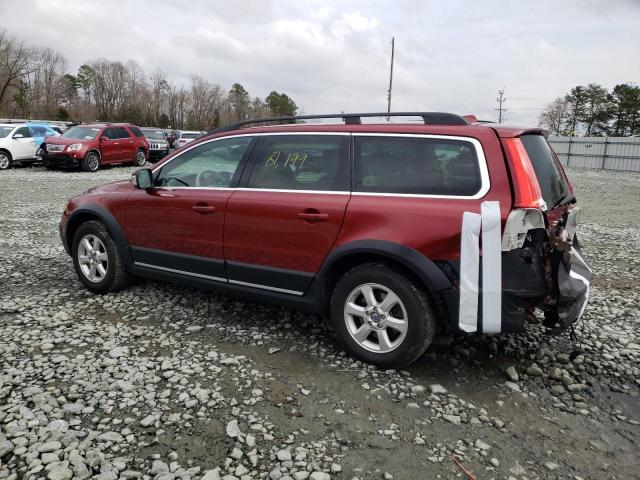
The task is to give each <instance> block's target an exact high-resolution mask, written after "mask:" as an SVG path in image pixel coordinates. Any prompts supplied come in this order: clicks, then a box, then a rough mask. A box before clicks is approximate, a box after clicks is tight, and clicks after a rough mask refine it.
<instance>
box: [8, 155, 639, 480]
mask: <svg viewBox="0 0 640 480" xmlns="http://www.w3.org/2000/svg"><path fill="white" fill-rule="evenodd" d="M132 171H133V170H132V169H131V168H126V167H114V168H110V169H105V170H101V171H100V172H98V173H96V174H86V173H80V172H48V171H45V170H44V169H41V168H37V167H35V168H20V169H13V170H10V171H6V172H0V232H1V233H0V259H1V261H0V322H1V325H2V329H1V330H0V367H1V372H0V459H1V466H0V478H35V477H47V478H49V479H51V480H64V479H70V478H72V477H73V478H79V479H84V478H89V477H95V478H100V479H105V480H107V479H117V478H122V479H135V478H145V479H150V478H155V479H158V480H172V479H177V478H180V479H189V478H191V479H198V478H203V479H206V480H212V479H218V478H222V479H224V480H232V479H241V480H246V479H253V478H268V479H273V480H278V479H281V480H290V479H295V480H300V479H307V478H308V479H311V480H322V479H343V478H344V479H353V478H357V479H365V478H366V479H370V478H384V479H391V478H396V479H425V478H453V477H456V476H457V477H458V478H462V474H461V473H460V472H461V470H460V468H459V467H458V466H456V464H455V462H454V460H453V459H452V456H453V455H455V457H456V458H457V459H458V461H459V463H460V464H461V465H463V466H464V468H466V469H467V470H468V471H470V472H473V474H474V475H475V476H476V477H477V478H478V479H490V478H495V479H498V478H499V479H535V478H553V479H555V478H572V479H580V478H583V479H587V478H619V479H629V478H640V477H639V476H638V467H637V463H638V451H639V450H640V446H639V444H638V443H639V441H640V400H639V393H640V364H639V361H638V360H639V359H640V339H639V338H638V336H639V332H640V295H639V293H640V281H639V280H638V275H639V273H640V272H639V269H640V268H639V267H640V260H639V259H640V233H639V232H638V224H640V214H639V213H638V208H640V188H639V187H638V185H639V182H640V175H637V174H631V173H621V172H617V173H616V172H597V171H586V170H570V172H569V173H570V176H571V179H572V181H573V183H574V186H575V189H576V193H577V196H578V198H579V200H580V203H581V205H582V207H583V209H584V216H583V219H582V222H583V223H582V225H581V226H580V228H579V236H580V239H581V243H582V245H583V247H584V250H585V253H586V255H587V257H588V258H589V259H590V262H591V264H592V267H593V269H594V270H595V272H596V275H597V276H596V277H595V279H594V284H593V289H592V297H591V303H590V306H589V308H588V309H587V312H586V314H585V318H584V321H583V322H582V323H581V325H580V327H579V328H578V333H579V337H580V343H579V344H578V345H577V346H576V347H575V349H574V345H573V344H572V342H571V341H570V340H569V338H568V336H566V335H565V336H562V337H557V338H547V337H544V336H543V335H541V330H542V328H541V326H540V325H535V324H532V325H530V328H529V329H528V332H527V333H526V334H522V335H517V336H466V337H465V336H455V337H450V336H441V337H438V338H437V339H436V342H435V345H434V346H432V347H431V348H430V350H429V351H428V352H427V354H426V355H425V356H424V357H423V358H422V359H421V360H419V361H418V362H417V363H416V364H415V365H413V366H411V367H410V368H409V369H407V370H403V371H392V370H388V371H381V370H378V369H376V368H373V367H372V366H370V365H366V364H363V363H361V362H359V361H354V360H353V359H351V358H349V357H347V356H346V355H345V353H344V352H343V351H341V350H340V348H339V346H338V344H337V342H336V340H335V337H334V336H333V334H332V333H331V331H330V330H329V329H328V328H327V326H326V325H325V322H323V321H322V320H321V319H319V318H317V317H313V316H308V315H302V314H299V313H296V312H293V311H290V310H286V309H283V308H277V307H272V306H267V305H262V304H257V303H253V302H250V301H243V300H237V299H234V298H231V297H228V296H224V295H217V294H212V293H205V292H201V291H197V290H193V289H188V288H183V287H180V286H174V285H167V284H161V283H156V282H153V281H142V280H141V281H138V282H137V283H136V284H135V285H133V286H132V287H130V288H128V289H127V290H125V291H122V292H119V293H115V294H109V295H104V296H96V295H93V294H90V293H88V292H87V291H86V290H85V289H84V288H82V287H81V285H80V283H79V281H78V280H77V278H76V275H75V273H74V271H73V267H72V262H71V259H70V258H69V257H68V256H67V255H66V254H65V253H64V251H63V249H62V246H61V244H60V241H59V238H58V233H57V223H58V220H59V217H60V213H61V211H62V209H63V206H64V202H65V200H66V198H67V197H69V196H72V195H74V194H78V193H80V192H82V191H84V190H85V189H86V188H87V187H89V186H92V185H96V184H99V183H104V182H106V181H110V180H114V179H125V178H128V177H129V175H130V173H131V172H132ZM572 353H573V355H572ZM576 353H577V355H576Z"/></svg>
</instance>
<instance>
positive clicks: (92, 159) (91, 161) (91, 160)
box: [82, 152, 100, 172]
mask: <svg viewBox="0 0 640 480" xmlns="http://www.w3.org/2000/svg"><path fill="white" fill-rule="evenodd" d="M99 168H100V156H99V155H98V154H97V153H96V152H89V153H87V155H86V156H85V157H84V159H83V160H82V170H84V171H85V172H97V171H98V169H99Z"/></svg>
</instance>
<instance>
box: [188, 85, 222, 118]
mask: <svg viewBox="0 0 640 480" xmlns="http://www.w3.org/2000/svg"><path fill="white" fill-rule="evenodd" d="M225 103H226V95H225V94H224V91H223V90H222V88H221V87H220V86H219V85H212V84H211V83H209V82H208V81H207V80H205V79H204V78H202V77H199V76H197V75H193V76H192V77H191V111H190V112H189V116H188V119H187V123H188V127H189V128H193V129H194V130H207V129H210V128H211V127H214V126H216V125H218V124H219V123H220V114H221V111H222V108H223V106H224V105H225Z"/></svg>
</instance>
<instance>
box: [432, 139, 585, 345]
mask: <svg viewBox="0 0 640 480" xmlns="http://www.w3.org/2000/svg"><path fill="white" fill-rule="evenodd" d="M488 128H492V129H493V130H494V131H495V133H496V135H497V137H498V140H499V142H500V145H501V148H502V151H503V155H504V162H505V167H506V171H507V172H508V176H509V181H510V187H511V193H512V198H511V205H510V207H509V208H507V209H506V211H505V208H504V205H502V204H501V203H498V202H495V201H483V202H482V204H481V205H480V213H476V212H474V211H467V212H465V213H464V216H463V218H462V226H461V244H460V259H459V260H455V261H446V262H438V265H439V266H440V268H441V270H442V271H443V272H444V273H445V274H446V275H447V276H448V278H449V280H450V281H451V283H452V285H453V286H454V289H453V290H451V291H448V292H442V297H443V299H444V301H445V303H446V304H447V310H448V313H449V318H450V321H451V324H452V327H453V328H454V329H455V330H461V331H464V332H467V333H475V332H478V333H499V332H504V333H517V332H522V331H524V329H525V325H526V324H527V323H537V322H538V319H537V318H538V317H537V316H536V314H535V313H536V311H538V312H542V313H543V316H544V320H543V322H544V326H545V329H546V332H547V333H549V334H553V335H556V334H559V333H561V332H563V331H565V330H566V329H567V328H569V327H571V326H572V325H573V324H575V322H577V321H578V320H579V319H580V317H581V316H582V314H583V313H584V310H585V307H586V305H587V302H588V297H589V286H590V281H591V274H592V272H591V269H590V268H589V266H588V264H587V262H586V260H585V259H584V256H583V254H582V252H581V249H580V245H579V243H578V239H577V236H576V226H577V224H578V220H579V213H580V208H579V206H578V205H577V202H576V198H575V196H574V193H573V188H572V186H571V184H570V182H569V180H568V178H567V176H566V174H565V171H564V169H563V167H562V165H561V164H560V162H559V160H558V158H557V156H556V155H555V153H554V152H553V150H552V149H551V147H550V146H549V144H548V143H547V140H546V138H545V136H544V135H543V132H542V131H541V130H540V129H515V128H507V127H488Z"/></svg>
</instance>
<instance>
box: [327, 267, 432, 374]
mask: <svg viewBox="0 0 640 480" xmlns="http://www.w3.org/2000/svg"><path fill="white" fill-rule="evenodd" d="M365 284H377V285H379V286H382V287H384V288H387V289H389V290H390V291H392V292H393V293H395V294H396V295H397V297H398V298H399V299H400V301H401V303H402V305H403V306H404V310H405V311H406V317H407V318H406V321H407V323H408V327H407V331H406V335H405V337H404V339H402V340H401V342H400V343H399V344H398V345H397V346H396V347H394V349H393V350H391V351H388V352H384V353H382V352H373V351H370V350H368V349H366V348H365V347H363V346H362V345H361V344H360V343H358V342H357V341H356V340H355V339H354V338H353V337H352V336H351V333H349V329H348V327H347V320H346V318H345V317H346V315H345V313H344V307H345V302H346V301H347V298H348V297H349V295H350V294H351V293H352V292H353V291H355V289H357V288H358V287H359V286H361V285H365ZM377 301H380V300H378V299H377ZM394 316H396V315H395V314H394ZM362 319H363V320H364V317H362ZM331 322H332V324H333V328H334V330H335V332H336V333H337V335H338V338H339V339H340V341H341V342H342V344H343V345H344V347H345V348H346V349H347V351H348V352H350V353H351V354H352V355H354V356H355V357H358V358H360V359H362V360H364V361H366V362H369V363H373V364H375V365H379V366H380V367H383V368H402V367H405V366H407V365H409V364H410V363H413V362H414V361H416V360H417V359H418V358H420V357H421V356H422V354H423V353H424V352H425V351H426V350H427V348H429V345H431V341H432V340H433V336H434V334H435V332H436V319H435V311H434V309H433V307H432V306H431V301H430V299H429V296H428V295H427V293H426V292H425V291H424V289H423V288H422V287H420V286H418V285H417V284H416V283H415V282H414V281H413V280H411V279H410V278H408V277H407V276H406V275H404V274H403V273H402V272H400V271H398V270H396V269H395V268H394V267H393V266H391V265H388V264H385V263H366V264H363V265H360V266H357V267H355V268H352V269H351V270H349V271H348V272H347V273H345V274H344V275H343V276H342V278H340V280H338V282H337V283H336V285H335V287H334V289H333V292H332V294H331ZM363 323H364V322H363ZM368 338H372V337H368ZM373 338H377V333H375V334H374V337H373ZM398 338H399V337H398Z"/></svg>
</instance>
